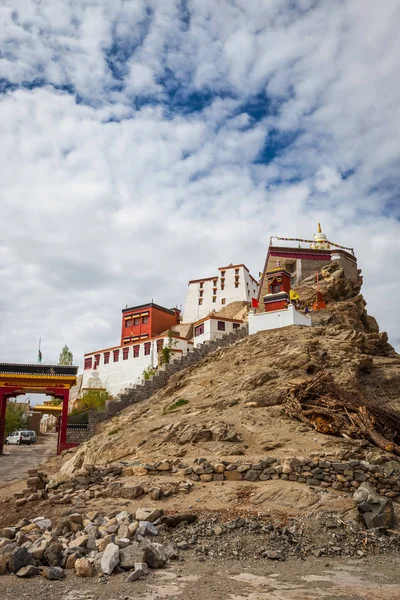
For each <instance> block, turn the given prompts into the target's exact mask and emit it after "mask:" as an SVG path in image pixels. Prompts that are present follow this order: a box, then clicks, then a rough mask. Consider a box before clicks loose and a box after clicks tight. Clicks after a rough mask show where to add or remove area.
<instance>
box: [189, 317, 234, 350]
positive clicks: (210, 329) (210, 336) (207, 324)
mask: <svg viewBox="0 0 400 600" xmlns="http://www.w3.org/2000/svg"><path fill="white" fill-rule="evenodd" d="M218 321H223V322H224V323H225V331H220V330H219V329H218ZM234 322H235V323H239V324H240V327H244V323H243V322H241V321H234ZM234 322H232V321H226V320H225V319H222V318H219V319H218V318H215V319H214V318H209V319H206V320H205V321H204V322H203V323H204V333H202V334H200V335H197V336H196V335H195V333H194V330H195V328H196V326H195V327H194V330H193V335H194V337H193V341H194V345H195V346H200V345H201V344H203V343H204V342H210V341H211V340H215V339H217V338H220V337H222V336H223V335H225V334H227V333H231V332H232V331H235V329H234V327H233V323H234Z"/></svg>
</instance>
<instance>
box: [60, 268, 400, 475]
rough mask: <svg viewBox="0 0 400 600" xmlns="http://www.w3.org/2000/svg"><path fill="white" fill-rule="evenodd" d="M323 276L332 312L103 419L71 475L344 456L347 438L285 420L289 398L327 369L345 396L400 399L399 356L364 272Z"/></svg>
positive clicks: (330, 271) (258, 338)
mask: <svg viewBox="0 0 400 600" xmlns="http://www.w3.org/2000/svg"><path fill="white" fill-rule="evenodd" d="M320 279H321V281H320V289H321V292H322V293H323V295H324V298H325V299H326V301H327V308H326V309H325V310H322V311H318V312H314V313H312V321H313V327H288V328H284V329H279V330H274V331H266V332H260V333H258V334H257V335H253V336H249V337H247V338H245V339H244V340H242V341H240V342H238V343H237V344H236V345H234V346H231V347H229V348H226V349H222V350H218V351H217V352H215V353H213V354H211V355H209V356H207V358H205V359H204V360H202V361H201V362H200V363H199V364H198V365H196V366H194V367H191V368H189V369H186V370H185V371H182V372H180V373H177V374H175V375H173V376H172V377H171V378H170V380H169V383H168V385H167V386H166V387H165V388H163V389H162V390H161V391H159V392H158V393H156V394H155V395H154V396H152V397H151V398H149V399H148V400H145V401H143V402H141V403H139V404H138V405H135V406H132V407H129V408H128V409H126V410H125V411H124V412H122V413H121V414H120V415H118V417H116V418H114V419H113V420H112V421H110V422H107V423H104V424H102V426H101V429H100V431H99V433H98V434H97V435H96V436H94V437H93V438H92V439H91V440H89V441H88V442H87V443H85V444H83V445H82V446H80V447H79V448H78V450H77V451H76V453H75V454H74V455H73V457H72V458H71V459H70V460H69V461H68V462H67V463H66V464H65V465H64V467H63V472H64V474H71V473H73V472H74V471H75V470H77V469H79V468H81V467H82V466H83V465H85V464H88V463H96V464H107V463H110V462H113V461H119V460H125V461H126V460H138V461H142V462H143V461H154V460H160V459H165V458H166V457H171V458H176V457H183V456H185V457H186V458H194V457H198V456H207V457H208V458H210V459H211V458H218V459H224V458H227V457H232V456H241V457H243V458H245V459H246V460H247V459H249V460H257V459H259V458H260V457H265V456H268V455H273V456H275V457H278V458H282V459H284V458H286V457H290V456H309V455H311V454H312V453H316V454H321V453H322V454H324V455H325V456H330V455H332V456H335V455H336V456H337V455H338V453H339V454H340V453H341V452H345V451H346V448H348V447H349V446H348V445H346V444H348V443H349V442H348V440H347V441H346V440H341V439H340V438H337V437H336V438H335V437H332V436H325V435H321V434H316V433H315V432H314V431H313V429H312V428H311V427H307V426H306V425H304V424H300V425H299V423H298V422H296V421H293V420H291V419H289V418H288V417H287V416H285V415H284V414H283V412H284V411H283V410H282V406H281V405H282V398H284V397H285V394H287V393H288V390H290V389H291V388H293V386H298V385H300V384H302V383H304V382H307V381H311V380H312V379H313V378H315V377H316V376H317V375H318V373H321V372H324V373H327V374H330V375H331V376H332V378H333V381H334V382H335V384H336V385H338V386H340V388H341V389H343V390H345V391H346V393H350V394H351V393H354V395H368V397H376V398H377V399H379V398H381V399H382V400H385V402H387V401H390V402H391V403H392V404H393V403H394V404H395V405H396V404H397V402H398V400H399V392H398V390H399V382H400V377H399V374H400V370H399V367H400V358H399V356H398V355H397V354H396V353H395V351H394V349H393V348H392V347H391V346H390V344H389V343H388V340H387V335H386V333H382V332H379V327H378V325H377V323H376V321H375V319H374V318H373V317H370V316H369V315H368V314H367V312H366V309H365V307H366V303H365V301H364V299H363V297H362V295H361V294H360V289H361V285H362V278H361V276H360V277H359V279H358V281H356V282H354V281H350V280H349V279H347V278H346V276H345V274H344V272H343V269H341V267H340V265H339V264H338V263H331V264H329V265H327V266H325V267H322V269H321V278H320ZM297 291H298V293H299V294H300V297H301V298H302V299H304V300H308V301H310V302H311V301H312V300H313V298H314V297H315V293H316V284H315V279H314V278H313V277H312V278H309V279H308V280H304V281H303V282H302V283H301V284H300V285H299V286H298V288H297ZM230 459H231V458H230Z"/></svg>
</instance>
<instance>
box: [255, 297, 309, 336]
mask: <svg viewBox="0 0 400 600" xmlns="http://www.w3.org/2000/svg"><path fill="white" fill-rule="evenodd" d="M248 320H249V335H252V334H253V333H258V332H259V331H267V330H269V329H279V328H280V327H288V326H289V325H306V326H307V327H311V317H310V316H309V315H305V314H303V313H301V312H299V311H298V310H296V308H295V307H294V305H293V304H289V305H288V306H287V308H283V309H280V310H272V311H270V312H260V313H253V312H249V316H248Z"/></svg>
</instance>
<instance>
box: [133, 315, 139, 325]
mask: <svg viewBox="0 0 400 600" xmlns="http://www.w3.org/2000/svg"><path fill="white" fill-rule="evenodd" d="M138 325H140V317H136V318H135V319H133V326H134V327H137V326H138Z"/></svg>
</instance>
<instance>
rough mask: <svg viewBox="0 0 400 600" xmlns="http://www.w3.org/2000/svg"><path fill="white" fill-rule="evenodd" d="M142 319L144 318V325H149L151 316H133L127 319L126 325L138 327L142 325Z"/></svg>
mask: <svg viewBox="0 0 400 600" xmlns="http://www.w3.org/2000/svg"><path fill="white" fill-rule="evenodd" d="M140 319H142V325H147V324H148V322H149V317H148V316H145V317H141V318H140V317H133V318H132V319H125V327H138V326H139V325H140Z"/></svg>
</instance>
